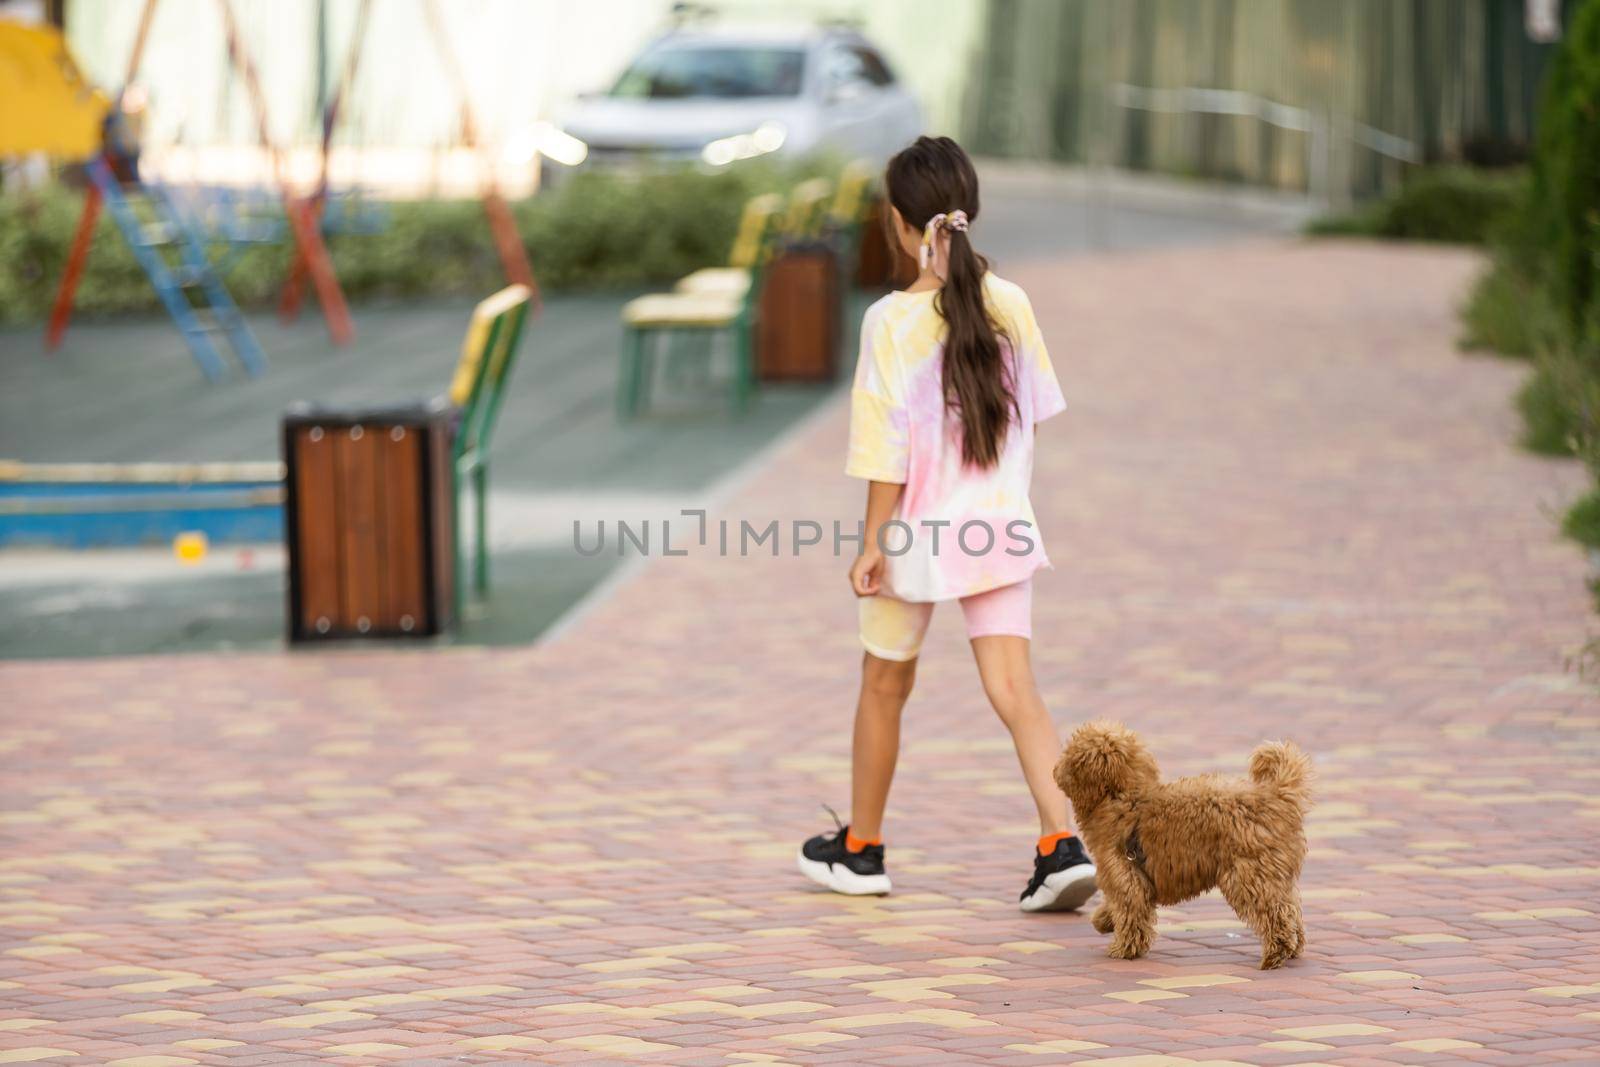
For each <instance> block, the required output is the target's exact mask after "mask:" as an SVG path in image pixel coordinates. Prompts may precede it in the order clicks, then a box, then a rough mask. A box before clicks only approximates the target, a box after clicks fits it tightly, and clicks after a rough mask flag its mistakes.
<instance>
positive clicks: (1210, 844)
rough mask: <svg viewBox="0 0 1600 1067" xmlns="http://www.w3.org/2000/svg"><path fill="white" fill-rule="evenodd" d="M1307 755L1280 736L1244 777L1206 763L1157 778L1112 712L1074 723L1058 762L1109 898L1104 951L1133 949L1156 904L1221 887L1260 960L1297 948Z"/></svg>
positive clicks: (1279, 959)
mask: <svg viewBox="0 0 1600 1067" xmlns="http://www.w3.org/2000/svg"><path fill="white" fill-rule="evenodd" d="M1310 782H1311V761H1310V760H1309V759H1308V758H1307V757H1306V754H1305V753H1304V752H1302V751H1300V750H1299V749H1298V748H1296V747H1295V746H1294V745H1292V744H1290V743H1289V742H1287V741H1275V742H1269V743H1267V744H1264V745H1262V746H1261V747H1259V748H1257V749H1256V750H1255V752H1253V753H1252V754H1251V756H1250V779H1249V780H1248V781H1245V780H1243V779H1237V778H1234V779H1229V778H1223V777H1221V776H1219V775H1214V774H1206V775H1199V776H1197V777H1194V778H1179V779H1177V780H1175V781H1171V782H1167V783H1165V784H1163V783H1162V782H1161V772H1160V770H1159V769H1158V768H1157V767H1156V761H1155V759H1154V758H1153V757H1152V756H1151V755H1150V753H1149V751H1148V750H1147V749H1146V748H1145V747H1144V742H1142V741H1140V740H1139V737H1138V735H1137V734H1135V733H1134V732H1133V731H1132V730H1129V729H1128V728H1127V727H1125V726H1122V725H1120V724H1118V723H1108V722H1092V723H1088V724H1086V725H1084V726H1080V727H1079V728H1078V729H1077V731H1076V732H1074V733H1073V735H1072V738H1071V739H1070V740H1069V741H1068V742H1067V747H1066V750H1065V751H1064V752H1062V753H1061V761H1060V762H1059V763H1057V764H1056V783H1057V784H1058V785H1060V786H1061V788H1062V790H1063V791H1065V793H1066V794H1067V796H1068V797H1070V798H1071V800H1072V806H1073V808H1074V809H1075V810H1076V811H1077V814H1078V823H1079V826H1080V827H1081V829H1082V832H1083V840H1084V843H1085V844H1087V845H1088V846H1089V854H1090V855H1091V856H1092V857H1093V858H1094V863H1095V866H1096V867H1097V868H1098V869H1099V877H1100V892H1101V893H1103V894H1105V903H1103V904H1101V905H1100V907H1099V908H1098V909H1097V910H1096V911H1095V913H1094V918H1093V920H1092V921H1093V922H1094V928H1095V929H1096V930H1098V931H1100V932H1101V933H1102V934H1107V933H1109V934H1112V935H1113V936H1112V940H1111V948H1110V950H1109V954H1110V955H1112V956H1115V957H1117V958H1118V959H1130V960H1131V959H1136V958H1138V957H1140V956H1143V955H1144V954H1145V953H1146V952H1148V951H1150V943H1151V942H1152V941H1154V940H1155V936H1156V905H1157V904H1181V903H1182V902H1183V901H1185V900H1188V899H1190V898H1191V897H1197V896H1199V895H1200V894H1201V893H1204V892H1205V891H1206V890H1208V889H1210V888H1211V887H1212V886H1216V887H1217V888H1218V889H1220V890H1222V895H1223V897H1224V898H1225V899H1226V900H1227V902H1228V904H1229V905H1230V906H1231V907H1232V908H1233V910H1234V911H1235V912H1236V913H1237V914H1238V916H1239V918H1241V919H1243V920H1244V921H1245V922H1246V923H1248V924H1249V925H1250V928H1251V929H1253V930H1254V931H1255V932H1256V936H1258V937H1260V938H1261V968H1262V970H1267V969H1269V968H1272V967H1281V966H1283V964H1284V961H1286V960H1289V959H1292V958H1294V957H1295V956H1298V955H1300V950H1301V949H1303V948H1304V947H1305V943H1306V929H1305V924H1304V923H1303V922H1302V921H1301V919H1300V890H1299V888H1298V886H1297V885H1296V882H1297V880H1298V879H1299V877H1300V866H1301V864H1303V863H1304V862H1305V858H1306V836H1305V831H1304V829H1303V827H1302V822H1303V820H1304V817H1305V813H1306V812H1307V811H1308V810H1309V809H1310V807H1311V791H1310Z"/></svg>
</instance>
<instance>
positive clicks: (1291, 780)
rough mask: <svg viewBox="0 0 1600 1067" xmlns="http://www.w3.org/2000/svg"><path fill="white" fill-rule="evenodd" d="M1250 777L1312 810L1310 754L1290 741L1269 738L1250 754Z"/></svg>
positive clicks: (1301, 807)
mask: <svg viewBox="0 0 1600 1067" xmlns="http://www.w3.org/2000/svg"><path fill="white" fill-rule="evenodd" d="M1250 777H1251V778H1252V779H1253V780H1254V781H1255V782H1256V783H1257V784H1258V785H1270V786H1274V787H1276V788H1277V790H1278V791H1279V792H1280V793H1282V794H1284V795H1285V796H1287V797H1289V798H1291V799H1292V800H1293V801H1294V802H1295V804H1296V805H1297V806H1298V807H1299V808H1300V810H1301V811H1302V812H1304V811H1309V810H1311V757H1310V756H1307V755H1306V754H1305V753H1304V752H1302V751H1301V750H1300V749H1299V748H1298V747H1297V746H1296V745H1295V743H1294V742H1293V741H1268V742H1266V743H1265V744H1263V745H1260V746H1258V747H1257V748H1256V750H1255V751H1254V752H1252V753H1250Z"/></svg>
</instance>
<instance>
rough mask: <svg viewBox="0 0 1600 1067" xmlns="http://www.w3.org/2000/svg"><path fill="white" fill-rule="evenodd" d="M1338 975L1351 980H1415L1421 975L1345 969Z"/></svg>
mask: <svg viewBox="0 0 1600 1067" xmlns="http://www.w3.org/2000/svg"><path fill="white" fill-rule="evenodd" d="M1339 977H1340V978H1347V979H1349V980H1350V981H1352V982H1416V981H1420V980H1421V978H1422V975H1420V974H1412V973H1411V972H1410V971H1346V972H1345V973H1344V974H1341V975H1340V976H1339Z"/></svg>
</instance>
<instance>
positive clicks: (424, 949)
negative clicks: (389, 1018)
mask: <svg viewBox="0 0 1600 1067" xmlns="http://www.w3.org/2000/svg"><path fill="white" fill-rule="evenodd" d="M465 951H467V946H465V945H454V944H451V943H450V942H448V941H418V942H416V943H414V944H408V945H381V946H378V947H376V948H363V949H341V950H340V951H338V952H319V953H317V958H318V959H319V960H329V961H331V962H333V963H357V962H359V961H361V960H369V959H396V958H402V959H403V958H405V957H407V956H439V955H446V954H449V953H451V952H465Z"/></svg>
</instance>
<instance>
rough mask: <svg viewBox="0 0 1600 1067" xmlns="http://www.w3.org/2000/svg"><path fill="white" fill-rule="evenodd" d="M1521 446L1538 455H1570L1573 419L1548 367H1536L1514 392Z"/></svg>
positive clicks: (1573, 430) (1573, 434) (1574, 433)
mask: <svg viewBox="0 0 1600 1067" xmlns="http://www.w3.org/2000/svg"><path fill="white" fill-rule="evenodd" d="M1517 410H1518V411H1520V412H1521V413H1522V447H1524V448H1526V449H1527V450H1528V451H1530V452H1537V453H1538V454H1539V455H1542V456H1570V455H1572V454H1573V453H1572V447H1573V438H1574V437H1575V436H1576V434H1577V432H1578V425H1577V418H1576V416H1575V414H1574V413H1573V411H1572V409H1571V407H1570V406H1569V405H1568V403H1567V398H1566V397H1565V396H1564V395H1563V394H1562V391H1561V385H1560V383H1559V382H1558V381H1557V379H1556V376H1555V375H1554V374H1552V373H1551V372H1550V370H1549V368H1548V367H1543V366H1541V367H1537V368H1535V369H1534V372H1533V373H1532V374H1530V375H1528V380H1527V381H1525V382H1523V383H1522V388H1521V389H1520V390H1518V392H1517Z"/></svg>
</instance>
